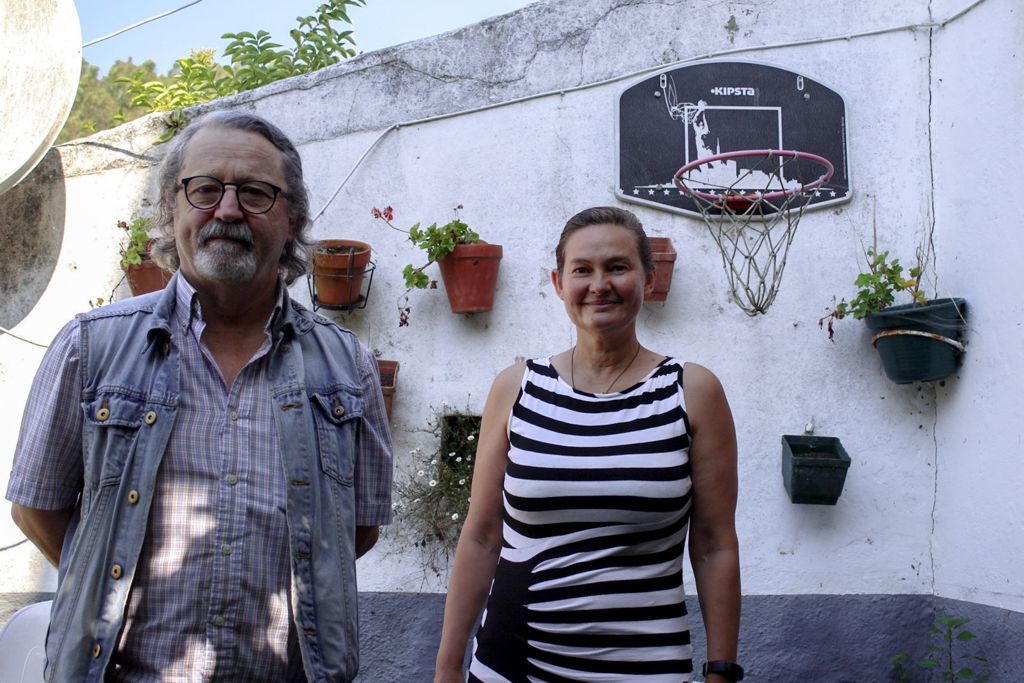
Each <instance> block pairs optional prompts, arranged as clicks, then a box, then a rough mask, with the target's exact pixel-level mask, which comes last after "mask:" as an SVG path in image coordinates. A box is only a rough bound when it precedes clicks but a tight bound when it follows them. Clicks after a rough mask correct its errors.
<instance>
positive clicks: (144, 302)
mask: <svg viewBox="0 0 1024 683" xmlns="http://www.w3.org/2000/svg"><path fill="white" fill-rule="evenodd" d="M160 294H161V292H159V291H157V292H150V293H149V294H143V295H141V296H133V297H131V298H129V299H122V300H121V301H115V302H114V303H112V304H107V305H106V306H100V307H98V308H94V309H92V310H91V311H86V312H85V313H79V314H78V315H76V316H75V319H76V320H78V321H79V322H91V321H93V320H103V319H106V318H127V317H132V316H134V315H136V314H139V313H152V312H153V310H154V309H155V308H156V305H157V303H158V302H159V301H160Z"/></svg>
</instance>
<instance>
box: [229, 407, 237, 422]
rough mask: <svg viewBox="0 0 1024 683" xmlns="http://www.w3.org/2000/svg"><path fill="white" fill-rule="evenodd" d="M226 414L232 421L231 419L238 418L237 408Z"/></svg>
mask: <svg viewBox="0 0 1024 683" xmlns="http://www.w3.org/2000/svg"><path fill="white" fill-rule="evenodd" d="M228 416H229V417H230V418H231V420H232V422H233V421H235V420H237V419H238V411H237V410H232V411H231V412H230V413H228Z"/></svg>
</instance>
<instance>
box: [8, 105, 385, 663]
mask: <svg viewBox="0 0 1024 683" xmlns="http://www.w3.org/2000/svg"><path fill="white" fill-rule="evenodd" d="M159 179H160V198H159V206H158V218H159V221H158V223H159V230H160V234H158V235H157V237H156V241H155V244H154V249H153V254H154V258H156V259H157V260H158V262H160V263H161V264H162V265H165V266H166V267H170V268H172V269H176V270H177V273H176V275H175V276H174V277H173V278H172V279H171V282H170V283H169V284H168V285H167V287H166V288H165V289H164V290H163V291H162V292H155V293H153V294H148V295H144V296H141V297H136V298H132V299H128V300H126V301H122V302H119V303H117V304H114V305H111V306H107V307H104V308H99V309H96V310H94V311H91V312H89V313H85V314H82V315H79V316H78V317H77V318H76V319H75V320H74V321H72V322H71V323H69V324H68V325H67V326H66V327H65V328H64V329H63V330H62V331H61V332H60V333H59V334H58V336H57V338H56V339H55V341H54V342H53V344H52V345H51V346H50V348H49V350H48V351H47V354H46V356H45V358H44V360H43V363H42V365H41V367H40V370H39V372H38V374H37V376H36V379H35V382H34V383H33V387H32V391H31V394H30V397H29V403H28V406H27V408H26V410H25V416H24V418H23V423H22V430H21V436H20V438H19V442H18V448H17V451H16V454H15V459H14V469H13V473H12V476H11V483H10V486H9V488H8V491H7V496H8V498H9V499H10V500H11V501H12V503H13V507H12V510H13V515H14V518H15V521H16V522H17V523H18V525H19V526H20V527H21V528H22V530H24V532H25V533H26V535H27V536H28V537H29V538H31V539H32V540H33V542H35V544H36V545H37V546H39V548H40V549H41V550H42V552H43V553H44V554H45V555H46V557H47V558H48V559H49V560H50V561H51V562H52V563H54V564H55V565H58V566H59V582H58V589H57V594H56V596H55V598H54V606H53V611H52V614H51V624H50V632H49V635H48V637H47V648H46V649H47V679H48V680H60V681H64V680H67V681H72V680H73V681H82V680H88V681H103V680H132V681H161V680H209V679H213V680H225V681H227V680H231V681H297V680H310V681H313V680H316V681H328V680H329V681H348V680H350V679H352V678H353V677H354V676H355V674H356V670H357V667H358V635H357V633H356V625H357V623H356V622H357V617H356V615H357V604H356V603H357V593H356V581H355V560H356V557H358V556H360V555H362V554H363V553H365V552H366V551H367V550H369V549H370V548H371V547H372V546H373V545H374V543H375V542H376V539H377V530H378V527H379V525H381V524H386V523H387V522H388V521H389V520H390V514H391V504H390V503H391V501H390V486H391V443H390V435H389V432H388V426H387V419H386V417H385V411H384V404H383V397H382V396H381V390H380V384H379V379H378V376H377V368H376V363H375V361H374V358H373V355H372V353H370V352H369V351H368V350H367V348H366V347H365V346H363V345H362V344H361V343H360V342H359V341H358V340H357V339H356V338H355V336H354V335H353V334H352V333H351V332H349V331H347V330H343V329H341V328H339V327H338V326H336V325H335V324H334V323H332V322H330V321H329V320H327V319H325V318H323V317H321V316H318V315H315V314H313V313H310V312H309V311H307V310H306V309H305V308H303V307H302V306H300V305H298V304H297V303H296V302H294V301H292V299H291V298H290V296H289V294H288V290H287V285H289V284H291V283H292V282H293V281H294V280H295V279H296V278H297V277H299V276H300V275H302V274H304V273H305V271H306V266H307V261H306V251H307V248H308V246H309V244H310V240H309V236H308V230H309V220H308V213H309V201H308V196H307V190H306V187H305V184H304V182H303V179H302V164H301V161H300V158H299V155H298V152H297V150H296V149H295V147H294V145H293V144H292V143H291V142H290V141H289V140H288V139H287V138H286V137H285V136H284V134H283V133H282V132H281V131H280V130H279V129H278V128H276V127H275V126H273V125H272V124H270V123H269V122H267V121H265V120H263V119H260V118H259V117H256V116H254V115H251V114H246V113H241V112H214V113H211V114H207V115H205V116H203V117H201V118H199V119H197V120H196V121H195V122H193V123H192V124H191V125H190V126H189V127H188V128H187V129H186V130H185V131H183V132H182V133H181V134H179V136H178V137H177V139H176V140H175V141H174V142H173V143H172V147H171V149H170V150H169V151H168V153H167V156H166V157H165V158H164V161H163V162H162V164H161V168H160V174H159Z"/></svg>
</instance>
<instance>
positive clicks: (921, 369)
mask: <svg viewBox="0 0 1024 683" xmlns="http://www.w3.org/2000/svg"><path fill="white" fill-rule="evenodd" d="M865 255H866V256H867V261H868V270H867V272H864V273H861V274H860V275H858V276H857V279H856V280H855V281H854V284H855V285H856V286H857V287H858V288H859V289H858V291H857V295H856V296H854V297H853V298H852V299H851V300H850V301H849V302H847V301H846V300H842V301H840V302H839V303H838V304H836V305H835V307H834V308H833V309H832V310H831V311H830V312H829V313H828V315H826V316H824V317H822V318H821V319H820V320H819V321H818V326H819V327H824V326H825V324H826V322H827V325H828V336H829V339H830V340H832V339H833V335H834V329H833V323H834V322H835V321H836V320H841V319H843V318H845V317H846V316H848V315H852V316H853V317H854V318H856V319H858V320H861V319H863V320H864V322H865V323H866V324H867V326H868V329H869V330H871V332H872V333H873V336H872V338H871V343H872V345H873V346H874V347H875V348H877V349H878V353H879V355H880V356H881V357H882V367H883V368H884V369H885V374H886V375H887V376H888V377H889V379H891V380H892V381H893V382H895V383H897V384H910V383H911V382H933V381H936V380H940V379H943V378H945V377H947V376H949V375H950V374H951V373H952V372H953V371H954V370H955V369H956V365H957V362H958V360H959V356H960V354H962V353H963V351H964V346H963V344H962V343H961V341H960V337H961V335H962V332H963V330H964V327H965V326H966V320H967V318H966V316H967V304H966V302H965V301H964V300H963V299H960V298H955V297H950V298H942V299H929V298H928V297H927V296H926V295H925V293H924V292H923V291H922V290H921V272H922V265H921V264H923V263H925V262H926V260H927V251H926V250H925V249H918V252H917V260H918V264H917V265H915V266H914V267H912V268H910V269H909V270H908V271H907V272H906V274H904V269H903V266H902V265H900V262H899V259H897V258H895V257H890V256H889V252H888V251H882V252H879V251H878V248H877V245H875V246H873V247H871V248H869V249H867V250H866V251H865ZM897 293H904V294H906V295H908V296H909V298H910V303H907V304H900V305H896V306H893V305H892V304H893V302H894V301H895V299H896V294H897Z"/></svg>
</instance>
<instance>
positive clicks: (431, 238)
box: [370, 204, 480, 327]
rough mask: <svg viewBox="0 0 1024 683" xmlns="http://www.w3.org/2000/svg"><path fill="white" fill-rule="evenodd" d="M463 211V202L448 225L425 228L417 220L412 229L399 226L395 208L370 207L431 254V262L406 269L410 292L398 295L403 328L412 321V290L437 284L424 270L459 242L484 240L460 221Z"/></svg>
mask: <svg viewBox="0 0 1024 683" xmlns="http://www.w3.org/2000/svg"><path fill="white" fill-rule="evenodd" d="M461 210H462V204H459V205H458V206H456V207H455V208H454V209H453V211H454V212H455V218H454V219H452V220H450V221H448V222H447V223H445V224H444V225H441V226H438V224H437V223H432V224H431V225H430V226H428V227H426V228H421V227H420V224H419V223H416V224H415V225H413V226H412V227H410V228H409V229H408V230H404V229H402V228H399V227H398V226H396V225H395V224H394V223H393V222H392V221H394V220H395V213H394V209H392V208H391V207H390V206H385V207H384V208H383V209H378V208H377V207H373V209H371V210H370V215H372V216H373V217H374V218H376V219H378V220H382V221H384V222H385V223H386V224H387V226H388V227H389V228H391V229H392V230H397V231H398V232H402V233H405V234H406V235H408V236H409V241H410V242H412V243H413V244H414V245H415V246H417V247H419V248H420V249H422V250H423V251H424V252H426V255H427V262H426V263H424V264H423V265H422V266H419V267H416V266H414V265H413V264H411V263H409V264H407V265H406V266H405V268H404V269H403V270H402V277H403V278H404V280H405V286H406V291H405V292H404V293H403V294H402V295H401V296H399V298H398V326H399V327H405V326H406V325H408V324H409V305H408V301H409V292H410V291H411V290H413V289H426V288H427V287H430V288H431V289H434V288H436V287H437V281H436V280H431V279H430V278H429V277H428V276H427V274H426V273H425V272H423V271H424V270H425V269H426V268H427V267H428V266H430V264H431V263H434V262H436V261H440V260H441V259H443V258H444V257H445V256H448V255H449V254H450V253H452V252H453V251H455V247H456V246H457V245H459V244H473V243H475V242H479V241H480V235H478V234H477V233H476V232H474V231H472V230H470V229H469V226H468V225H467V224H466V223H464V222H462V221H461V220H459V211H461Z"/></svg>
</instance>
